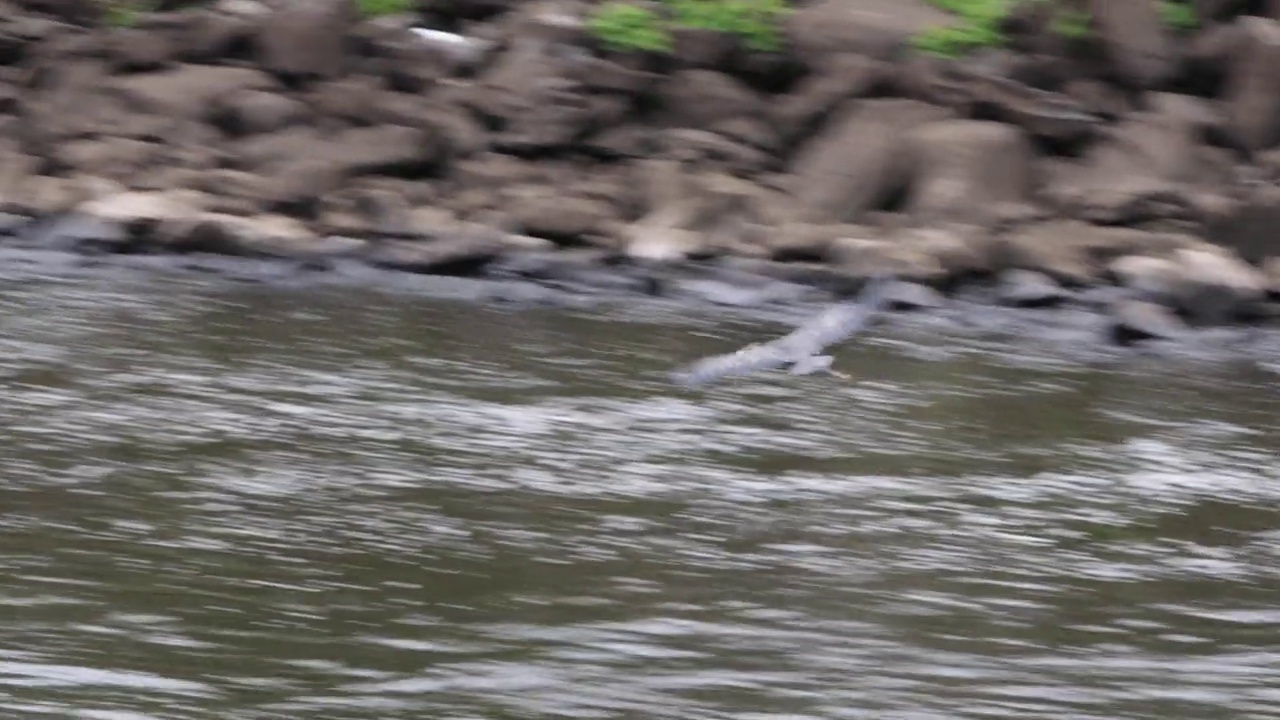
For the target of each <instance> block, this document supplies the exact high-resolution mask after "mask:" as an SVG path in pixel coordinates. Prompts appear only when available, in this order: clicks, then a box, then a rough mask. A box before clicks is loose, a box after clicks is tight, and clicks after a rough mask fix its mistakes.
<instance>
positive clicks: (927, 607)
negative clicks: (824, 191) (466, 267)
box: [0, 272, 1280, 720]
mask: <svg viewBox="0 0 1280 720" xmlns="http://www.w3.org/2000/svg"><path fill="white" fill-rule="evenodd" d="M643 315H644V313H632V314H631V315H630V316H629V315H626V314H615V315H613V316H611V317H606V316H603V315H600V314H587V313H579V314H572V313H565V312H558V311H549V310H548V311H541V310H518V309H514V308H505V307H500V306H488V307H485V306H477V305H474V304H464V303H452V302H445V301H440V300H430V299H425V298H422V297H419V296H406V295H401V296H389V295H380V294H377V293H373V292H368V291H359V290H355V289H352V288H328V289H325V288H310V289H292V290H291V289H279V288H277V289H274V290H271V289H266V288H261V287H254V286H247V285H236V284H233V283H229V282H225V281H223V282H220V281H215V280H211V279H203V280H202V279H198V278H193V277H185V278H182V277H166V276H161V275H154V274H151V275H148V274H145V273H137V274H121V273H115V272H113V273H100V274H98V275H92V274H90V275H87V276H83V277H77V278H64V279H63V280H51V279H43V280H42V279H36V278H26V279H10V280H8V281H7V282H4V283H0V377H2V378H3V379H2V380H0V382H2V383H3V392H4V399H5V402H4V403H3V404H2V405H0V438H2V439H0V443H3V446H4V447H3V452H2V453H0V513H2V514H0V548H3V553H0V608H2V609H0V638H2V639H0V707H2V708H3V709H4V712H5V713H6V714H7V715H9V716H11V717H42V716H55V717H72V716H74V717H82V718H104V719H110V720H117V719H128V720H141V719H144V718H166V719H167V718H212V717H218V718H227V717H234V718H237V719H243V720H253V719H258V718H302V717H305V718H361V719H365V718H439V719H442V720H443V719H448V718H458V719H462V718H482V717H483V718H533V717H563V718H730V717H732V718H746V719H750V720H756V719H764V718H777V719H778V720H781V719H782V718H787V719H788V720H791V719H795V718H878V717H892V718H956V717H964V718H1030V717H1053V718H1099V719H1102V718H1106V719H1108V720H1110V719H1112V718H1120V717H1129V718H1163V719H1171V718H1172V719H1182V718H1187V719H1190V718H1195V719H1196V720H1203V719H1206V718H1232V719H1233V720H1238V719H1242V718H1263V717H1267V718H1272V717H1275V716H1276V711H1275V708H1276V707H1277V706H1280V653H1278V652H1277V645H1276V638H1277V637H1278V635H1277V631H1280V504H1277V500H1280V470H1277V462H1276V460H1275V458H1276V457H1277V456H1278V455H1280V432H1277V431H1276V429H1275V427H1274V425H1275V422H1274V418H1275V416H1276V414H1277V411H1280V399H1278V398H1277V392H1276V385H1275V378H1274V377H1268V376H1266V375H1265V374H1264V373H1263V371H1261V370H1258V369H1255V368H1253V367H1252V366H1242V365H1235V364H1231V363H1203V362H1199V361H1197V360H1196V359H1195V358H1179V359H1170V358H1161V357H1150V356H1148V357H1143V356H1139V355H1115V356H1112V357H1103V356H1098V355H1094V356H1091V357H1092V361H1091V362H1083V363H1082V362H1079V361H1078V359H1071V355H1072V352H1073V351H1075V350H1078V348H1075V347H1073V346H1071V344H1070V343H1065V344H1060V345H1059V346H1058V347H1056V348H1046V347H1042V346H1039V345H1036V344H1035V343H1032V342H1029V341H1027V342H1022V343H1020V344H1018V343H1015V344H1010V343H1009V342H1008V341H1007V340H1005V339H1003V338H1000V339H995V340H990V339H987V338H985V335H984V332H983V331H982V330H981V329H977V330H972V331H970V332H968V333H960V332H959V331H955V332H953V333H952V335H951V336H950V338H949V339H948V340H946V341H940V340H938V339H937V337H938V335H939V332H938V328H937V327H936V326H935V325H934V324H933V321H932V320H930V319H928V318H914V319H912V318H904V319H902V320H900V321H898V322H895V323H894V324H893V326H892V327H891V328H889V329H886V330H884V331H882V332H881V333H879V334H878V336H877V337H876V338H875V340H874V341H873V342H869V343H868V344H865V345H858V346H851V347H848V348H845V349H843V350H841V351H840V353H839V362H840V364H841V366H842V367H843V368H844V369H846V370H849V371H851V372H854V373H855V374H857V375H858V376H860V377H863V378H865V379H864V380H862V381H860V382H856V383H840V382H836V381H832V380H829V379H824V378H806V379H801V380H792V379H789V380H788V381H786V382H775V381H772V380H770V379H767V378H765V379H761V380H754V381H749V382H741V383H737V384H734V385H730V386H725V387H721V388H714V389H712V390H710V391H707V392H705V393H685V392H680V391H676V390H675V389H673V388H671V387H669V386H667V385H666V384H665V383H664V374H665V372H666V370H667V369H668V368H669V367H670V366H671V365H673V364H675V363H677V362H681V361H683V360H686V359H688V358H690V357H693V356H694V355H696V354H700V353H704V352H714V351H719V350H721V349H723V348H725V347H728V346H730V345H731V344H733V343H735V342H739V341H746V340H747V339H749V338H750V337H752V336H753V333H756V332H760V331H762V330H763V328H761V327H759V325H755V326H753V325H751V324H748V323H731V324H730V325H729V326H728V327H727V329H722V330H715V329H714V323H712V322H711V321H710V316H707V317H704V318H688V317H683V318H682V317H678V316H672V317H669V318H666V319H665V320H664V321H662V322H656V323H651V322H643V321H641V319H640V318H641V317H642V316H643ZM1085 322H1086V324H1087V321H1085ZM961 335H964V337H961Z"/></svg>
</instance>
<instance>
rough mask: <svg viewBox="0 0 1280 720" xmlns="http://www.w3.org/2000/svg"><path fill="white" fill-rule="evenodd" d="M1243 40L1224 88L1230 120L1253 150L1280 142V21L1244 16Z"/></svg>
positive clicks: (1231, 126) (1244, 144) (1244, 143)
mask: <svg viewBox="0 0 1280 720" xmlns="http://www.w3.org/2000/svg"><path fill="white" fill-rule="evenodd" d="M1238 22H1239V23H1240V26H1241V28H1243V37H1242V38H1241V44H1240V45H1239V46H1238V48H1237V50H1236V51H1235V53H1234V58H1235V59H1234V62H1232V64H1231V67H1230V69H1229V71H1228V77H1227V87H1226V89H1225V90H1224V92H1223V96H1224V97H1223V103H1224V107H1225V109H1226V115H1227V122H1228V125H1229V127H1230V129H1231V130H1232V131H1233V133H1234V135H1235V138H1236V140H1237V141H1238V142H1239V143H1240V144H1241V145H1243V146H1244V147H1245V148H1247V149H1249V150H1262V149H1265V148H1269V147H1273V146H1274V145H1276V143H1277V142H1280V23H1277V22H1276V21H1275V20H1270V19H1266V18H1257V17H1247V18H1241V19H1240V20H1239V21H1238Z"/></svg>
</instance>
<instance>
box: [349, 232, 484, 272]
mask: <svg viewBox="0 0 1280 720" xmlns="http://www.w3.org/2000/svg"><path fill="white" fill-rule="evenodd" d="M505 250H506V245H505V244H504V243H503V242H501V241H500V240H499V239H497V238H495V237H493V236H492V235H488V234H467V235H461V236H458V237H450V238H440V239H436V240H384V241H381V242H377V243H374V244H372V245H371V246H370V247H369V250H368V252H366V253H365V258H366V259H367V260H368V261H369V262H371V263H372V264H374V265H378V266H380V267H387V268H394V269H396V270H407V271H409V272H418V273H428V274H432V275H475V274H477V273H479V272H480V271H481V270H483V269H484V267H485V266H486V265H488V264H489V263H491V262H493V261H494V260H497V259H498V258H499V257H501V256H502V254H503V252H504V251H505Z"/></svg>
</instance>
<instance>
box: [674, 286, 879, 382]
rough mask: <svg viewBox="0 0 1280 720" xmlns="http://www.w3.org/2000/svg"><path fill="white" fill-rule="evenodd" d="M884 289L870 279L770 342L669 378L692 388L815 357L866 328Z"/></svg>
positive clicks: (695, 364)
mask: <svg viewBox="0 0 1280 720" xmlns="http://www.w3.org/2000/svg"><path fill="white" fill-rule="evenodd" d="M888 286H889V280H888V279H886V278H881V277H877V278H873V279H872V280H871V281H870V282H869V283H868V284H867V285H866V286H865V287H864V288H863V289H862V292H861V293H859V295H858V297H857V298H856V299H855V300H853V301H852V302H849V303H841V304H839V305H835V306H833V307H830V308H827V309H826V310H824V311H822V312H821V313H819V314H818V315H817V316H816V317H814V318H812V319H811V320H809V321H807V322H805V323H804V324H803V325H801V326H800V327H799V328H797V329H796V330H794V331H792V332H791V333H789V334H787V335H784V336H782V337H780V338H778V339H777V340H774V341H772V342H768V343H762V344H752V345H748V346H746V347H744V348H742V349H741V350H738V351H736V352H732V353H726V354H724V355H712V356H711V357H706V358H702V359H701V360H697V361H695V362H693V363H691V364H689V365H686V366H685V367H683V368H680V369H678V370H676V371H675V372H673V373H672V374H671V379H672V381H674V382H675V383H676V384H678V385H685V386H690V387H692V386H698V385H704V384H706V383H710V382H715V381H717V380H721V379H723V378H726V377H733V376H737V375H749V374H751V373H754V372H758V371H760V370H771V369H774V368H779V367H783V366H785V365H789V364H792V363H794V362H796V361H798V360H802V359H804V358H808V357H810V356H812V355H816V354H818V353H819V352H821V351H822V349H823V348H824V347H826V346H828V345H831V344H833V343H837V342H840V341H841V340H845V339H847V338H848V337H850V336H852V335H853V334H854V333H856V332H858V331H859V330H861V329H862V328H864V327H866V325H867V323H868V322H869V321H870V320H871V317H872V315H873V314H874V313H876V312H877V311H879V310H880V309H882V308H883V307H884V305H885V304H886V302H887V300H888V293H887V292H886V289H887V288H888Z"/></svg>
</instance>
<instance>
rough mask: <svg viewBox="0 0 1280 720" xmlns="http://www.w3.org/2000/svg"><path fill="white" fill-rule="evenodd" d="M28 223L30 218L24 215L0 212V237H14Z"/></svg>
mask: <svg viewBox="0 0 1280 720" xmlns="http://www.w3.org/2000/svg"><path fill="white" fill-rule="evenodd" d="M30 222H31V218H30V217H28V216H26V215H18V214H15V213H7V212H0V237H3V236H11V235H16V234H17V233H18V231H20V230H21V229H22V228H25V227H27V225H28V224H29V223H30Z"/></svg>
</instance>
